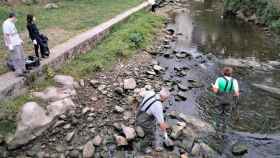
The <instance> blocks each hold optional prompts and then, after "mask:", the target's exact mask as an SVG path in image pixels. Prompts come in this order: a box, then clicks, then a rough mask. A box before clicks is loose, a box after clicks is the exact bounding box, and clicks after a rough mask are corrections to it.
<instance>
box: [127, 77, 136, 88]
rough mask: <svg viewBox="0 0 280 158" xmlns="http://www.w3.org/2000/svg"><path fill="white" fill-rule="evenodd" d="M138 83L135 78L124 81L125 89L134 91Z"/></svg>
mask: <svg viewBox="0 0 280 158" xmlns="http://www.w3.org/2000/svg"><path fill="white" fill-rule="evenodd" d="M136 86H137V85H136V81H135V79H134V78H129V79H125V80H124V89H128V90H133V89H135V88H136Z"/></svg>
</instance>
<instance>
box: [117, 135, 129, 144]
mask: <svg viewBox="0 0 280 158" xmlns="http://www.w3.org/2000/svg"><path fill="white" fill-rule="evenodd" d="M115 140H116V143H117V146H126V145H128V142H127V140H126V139H125V138H124V137H122V136H118V135H115Z"/></svg>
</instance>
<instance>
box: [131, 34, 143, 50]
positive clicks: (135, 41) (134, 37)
mask: <svg viewBox="0 0 280 158" xmlns="http://www.w3.org/2000/svg"><path fill="white" fill-rule="evenodd" d="M143 41H144V36H143V34H142V33H139V32H133V33H131V34H130V35H129V42H130V46H131V47H133V48H140V47H141V44H142V43H143Z"/></svg>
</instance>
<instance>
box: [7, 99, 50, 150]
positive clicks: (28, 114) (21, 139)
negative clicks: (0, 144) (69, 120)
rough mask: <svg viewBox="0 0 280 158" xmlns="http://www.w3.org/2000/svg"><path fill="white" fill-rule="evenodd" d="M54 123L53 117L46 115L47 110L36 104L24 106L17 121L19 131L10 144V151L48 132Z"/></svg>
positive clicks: (17, 130) (31, 103)
mask: <svg viewBox="0 0 280 158" xmlns="http://www.w3.org/2000/svg"><path fill="white" fill-rule="evenodd" d="M51 122H52V117H50V116H48V115H47V114H46V111H45V109H43V108H42V107H40V106H39V105H38V104H37V103H35V102H29V103H26V104H24V105H23V107H22V108H21V110H20V112H19V114H18V120H17V129H16V133H15V136H14V138H13V139H12V140H11V141H10V142H8V145H9V148H10V149H16V148H18V147H20V146H22V145H25V144H27V143H28V142H29V141H31V140H33V139H35V138H36V137H37V136H39V135H41V134H42V132H43V131H44V130H46V129H47V128H48V127H49V125H50V124H51Z"/></svg>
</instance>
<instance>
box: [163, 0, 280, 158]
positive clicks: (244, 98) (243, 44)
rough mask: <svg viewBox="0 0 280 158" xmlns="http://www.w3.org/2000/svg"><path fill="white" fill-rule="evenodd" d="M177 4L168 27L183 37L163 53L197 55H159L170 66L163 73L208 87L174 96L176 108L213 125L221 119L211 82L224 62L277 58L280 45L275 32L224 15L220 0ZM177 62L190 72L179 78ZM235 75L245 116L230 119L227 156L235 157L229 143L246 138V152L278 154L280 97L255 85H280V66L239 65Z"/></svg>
mask: <svg viewBox="0 0 280 158" xmlns="http://www.w3.org/2000/svg"><path fill="white" fill-rule="evenodd" d="M176 8H177V9H171V10H170V12H169V16H170V17H171V23H170V24H169V25H168V26H167V28H170V29H172V30H175V34H176V35H177V36H178V39H177V40H176V42H173V43H171V49H167V50H165V51H164V52H162V54H164V53H168V52H169V53H171V52H174V50H175V52H182V51H183V52H188V53H190V54H192V56H193V57H194V59H195V60H190V59H178V58H176V57H175V58H171V59H170V58H169V59H168V58H165V57H164V56H159V57H158V60H159V62H160V64H161V65H162V66H163V67H166V68H168V71H167V72H168V73H166V74H165V75H164V76H163V77H164V79H165V80H172V81H175V82H179V83H181V84H184V85H186V84H188V82H189V81H190V80H198V81H199V82H202V83H203V84H204V85H206V86H205V87H204V88H200V89H196V90H193V91H191V92H187V93H189V94H188V96H189V97H188V99H187V100H186V101H183V102H176V101H175V99H173V100H172V104H173V105H174V106H172V107H171V109H176V110H179V111H183V112H184V113H185V114H189V115H194V116H198V117H200V118H201V119H204V120H205V121H207V122H209V123H211V124H213V125H214V124H215V122H216V120H217V115H216V113H215V108H214V106H215V104H214V99H213V98H214V96H213V94H211V92H210V91H209V90H208V86H207V85H210V84H211V83H213V82H214V81H215V78H216V77H219V76H220V73H219V71H220V69H221V67H223V65H222V64H220V61H223V60H224V59H228V58H230V59H232V60H240V59H242V60H244V59H245V60H246V61H250V62H254V63H256V64H259V63H270V62H271V61H273V62H276V63H278V62H279V57H280V52H279V50H280V49H279V48H280V45H279V42H277V41H278V40H277V39H276V38H275V37H272V36H268V33H267V32H265V31H263V29H261V28H259V27H256V26H253V25H251V24H249V23H246V22H243V21H241V20H238V19H235V18H230V19H229V18H227V19H224V18H223V17H222V15H223V9H222V8H223V4H222V2H220V1H219V0H205V1H186V2H185V3H183V4H182V5H180V7H176ZM170 51H171V52H170ZM198 63H199V64H198ZM170 65H171V66H170ZM174 67H187V68H188V69H189V71H188V73H187V75H186V76H184V77H176V70H174ZM234 77H235V78H237V79H238V80H239V82H240V88H241V98H240V101H239V111H240V119H239V121H229V122H228V128H227V129H226V135H227V138H226V139H227V140H226V141H225V142H223V144H222V146H224V149H223V150H222V151H221V152H222V153H223V157H232V155H231V152H229V151H230V150H229V149H230V147H231V146H232V144H234V143H236V142H242V143H245V144H247V146H248V153H247V154H246V155H245V156H244V157H250V158H251V157H252V158H264V157H269V158H276V157H277V158H279V157H280V143H279V140H280V137H279V135H280V134H279V133H280V115H279V113H280V100H278V99H275V98H273V97H271V96H270V95H269V94H268V93H265V92H263V91H261V90H259V89H256V88H254V87H253V86H252V84H254V83H258V84H264V85H268V86H272V87H277V88H280V73H279V69H277V68H276V69H271V70H270V69H269V70H267V69H255V68H254V67H253V68H252V67H235V74H234ZM220 145H221V142H220Z"/></svg>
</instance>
